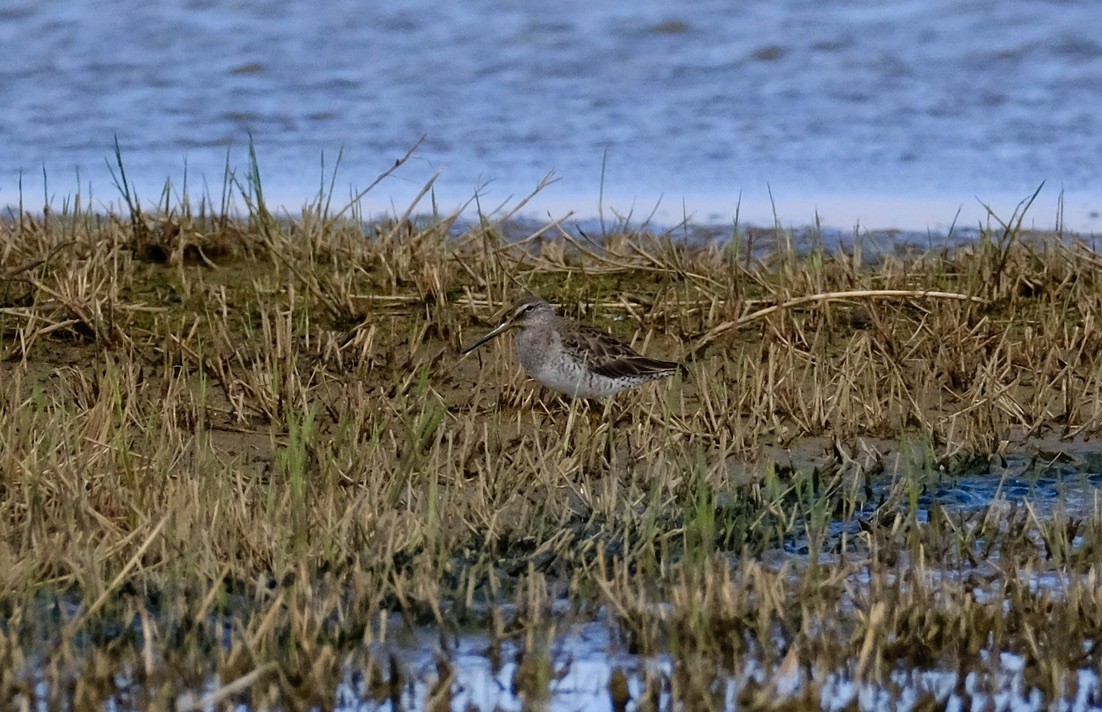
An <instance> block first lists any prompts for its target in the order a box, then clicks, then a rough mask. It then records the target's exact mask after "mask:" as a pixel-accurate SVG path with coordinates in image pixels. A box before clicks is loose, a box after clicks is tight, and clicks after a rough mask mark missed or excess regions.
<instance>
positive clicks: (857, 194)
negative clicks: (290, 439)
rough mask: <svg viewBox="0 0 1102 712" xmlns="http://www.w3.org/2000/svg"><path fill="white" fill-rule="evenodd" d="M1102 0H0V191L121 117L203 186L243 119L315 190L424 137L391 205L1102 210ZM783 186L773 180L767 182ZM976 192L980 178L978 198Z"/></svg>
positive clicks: (382, 164)
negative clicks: (535, 197) (433, 190)
mask: <svg viewBox="0 0 1102 712" xmlns="http://www.w3.org/2000/svg"><path fill="white" fill-rule="evenodd" d="M1098 26H1099V11H1098V8H1097V5H1095V4H1094V3H1073V2H1058V1H1045V0H1021V1H1019V2H1007V3H991V2H980V1H975V0H973V1H970V2H969V1H964V2H961V1H960V0H911V1H903V2H893V3H882V2H871V1H858V0H850V1H843V0H826V1H824V0H770V1H769V2H745V3H733V2H729V1H728V0H710V1H709V0H702V1H699V2H694V3H691V4H688V3H677V2H672V1H667V2H663V1H661V0H641V1H640V2H634V3H602V2H582V1H580V0H555V1H554V2H544V1H537V2H527V1H525V2H522V1H520V0H472V1H470V2H464V3H441V2H427V1H425V0H409V1H406V2H397V3H362V2H352V1H350V0H335V1H334V2H328V3H322V4H317V3H312V2H301V1H300V2H287V3H277V2H260V1H253V2H249V1H246V0H224V1H217V0H175V1H168V2H159V3H143V2H137V1H134V0H131V1H127V0H105V1H102V2H96V3H82V2H75V1H71V2H50V3H43V2H37V1H35V0H8V1H7V2H2V3H0V48H2V49H0V54H2V57H3V62H0V107H2V109H0V139H2V143H0V146H2V149H3V150H2V151H0V203H5V202H6V203H12V202H14V201H15V200H16V199H17V197H18V185H19V180H20V174H21V173H22V176H23V178H22V179H23V190H24V195H25V197H26V198H27V200H28V202H29V203H30V204H32V205H34V204H37V205H40V204H41V203H42V197H41V196H42V195H43V186H42V172H43V169H45V173H46V175H47V176H48V179H49V184H48V191H49V192H50V194H52V195H53V196H54V197H55V198H56V199H60V197H63V196H65V195H68V194H72V193H73V192H75V190H76V185H77V184H76V175H77V170H78V169H79V171H80V179H81V184H82V185H87V183H88V182H91V184H92V190H93V193H94V194H95V195H96V196H97V197H98V198H99V199H100V200H102V201H109V200H113V199H115V197H116V194H115V192H114V189H113V188H112V186H111V182H110V178H109V177H108V174H107V170H106V167H105V159H106V158H107V157H109V156H110V154H111V146H112V140H113V136H115V135H117V136H118V138H119V141H120V143H121V145H122V148H123V151H124V157H125V160H126V164H127V168H128V171H129V173H130V175H131V176H132V177H133V178H134V179H135V180H136V181H137V183H138V185H139V187H140V188H141V190H142V194H143V195H144V196H146V197H148V198H150V199H152V198H153V197H155V194H156V193H157V192H159V189H160V187H161V186H162V184H163V182H164V180H165V179H166V178H168V177H171V178H172V179H173V180H174V182H175V183H176V184H179V183H180V182H181V181H182V178H183V173H184V171H183V166H184V164H185V161H186V163H187V166H188V176H189V183H190V188H191V190H192V191H193V193H197V192H201V191H202V188H203V184H204V181H205V182H206V184H207V185H209V186H210V188H211V191H212V193H217V191H218V188H219V186H220V184H221V180H222V174H223V164H224V162H225V160H226V153H227V149H229V150H230V151H231V153H230V160H231V162H232V163H233V164H234V165H235V166H238V168H239V170H240V169H241V168H243V166H244V163H245V158H246V148H245V147H246V145H247V142H248V132H250V131H251V133H252V136H253V138H254V140H255V142H256V146H257V149H258V154H259V157H260V161H261V168H262V170H263V175H264V179H265V186H266V190H267V191H268V195H269V197H270V198H273V199H275V200H277V201H280V202H284V203H286V204H287V205H288V206H291V207H297V206H298V205H301V204H302V202H303V201H304V200H306V199H308V198H309V197H310V196H311V195H312V194H313V193H314V192H316V191H317V189H318V187H319V185H320V183H321V156H322V153H323V152H324V154H325V156H326V160H327V163H328V165H329V166H332V164H333V161H334V159H335V157H336V154H337V152H338V151H339V150H340V149H342V148H343V150H344V160H343V165H342V171H341V173H340V174H339V175H338V180H337V183H336V185H337V190H338V193H339V194H340V195H346V194H348V193H349V191H350V190H351V189H353V188H354V187H363V186H366V185H367V184H368V183H369V182H370V181H371V180H372V179H373V178H374V176H375V175H377V174H378V173H379V172H380V171H381V170H383V169H384V168H386V167H387V166H389V165H391V164H393V162H394V160H395V159H396V158H398V157H399V156H401V155H402V154H403V153H404V152H405V151H406V149H408V148H409V147H410V146H411V145H412V144H413V143H414V142H415V141H416V140H417V139H418V137H420V136H422V135H425V136H426V139H425V142H424V143H423V144H422V146H421V148H420V149H419V151H418V152H417V154H416V156H415V158H414V160H412V161H411V162H410V163H409V164H407V165H406V166H404V167H403V168H402V169H401V170H400V171H399V172H398V175H397V177H396V178H395V179H393V180H390V181H388V182H387V183H385V184H384V185H383V186H382V187H381V188H380V189H379V190H378V191H377V192H376V193H374V194H373V200H374V204H375V205H377V206H378V207H379V208H386V207H388V206H389V205H390V204H391V201H392V200H393V201H394V203H395V204H398V205H402V203H403V202H404V201H406V200H408V199H409V198H410V197H411V196H412V195H413V194H414V193H416V191H417V190H418V189H419V188H420V187H421V186H422V185H423V183H424V182H425V181H426V180H427V179H428V178H429V177H430V176H432V175H433V174H434V173H435V172H437V171H440V172H441V177H440V179H439V183H438V186H437V199H438V201H439V202H440V203H441V207H442V208H445V209H446V208H451V207H454V206H455V205H457V204H458V203H459V202H461V201H463V200H465V199H466V198H469V197H470V196H472V195H473V194H474V193H475V192H476V190H478V191H480V193H481V195H482V204H483V207H484V208H487V207H495V206H496V205H497V204H499V203H500V202H501V201H503V200H506V199H507V198H509V196H513V195H515V196H518V197H519V196H522V195H524V194H526V193H527V192H528V191H529V190H531V189H532V188H533V187H534V186H535V185H536V184H537V183H538V182H539V180H540V179H541V178H542V177H543V176H545V175H546V174H548V173H549V172H552V171H553V172H554V173H555V175H556V176H558V177H559V178H560V180H559V182H558V183H556V184H555V185H553V186H551V187H550V188H548V189H547V190H546V191H545V192H544V193H543V195H542V196H541V200H540V201H537V203H536V204H535V205H534V206H533V208H532V210H533V211H534V212H535V213H536V214H540V213H541V212H542V213H546V212H547V211H551V212H557V211H562V210H566V209H572V210H575V211H578V213H579V214H580V215H581V216H582V217H592V216H595V215H596V214H597V212H598V195H599V193H600V187H601V171H602V161H603V160H605V157H606V156H607V163H606V166H605V176H604V193H605V196H604V204H603V206H602V207H603V209H604V210H605V211H606V214H610V213H608V211H609V208H610V207H611V208H614V209H616V210H618V211H620V212H621V213H626V212H628V211H629V210H631V209H632V208H633V206H634V211H635V215H636V216H637V217H643V216H645V215H646V214H648V213H650V212H651V210H652V209H654V207H655V205H658V208H659V209H658V217H659V219H661V220H663V221H665V222H667V223H669V222H671V221H673V222H676V220H679V219H680V218H681V216H682V215H683V213H684V214H688V213H691V214H692V215H693V217H694V220H696V221H699V222H708V221H712V222H719V223H724V222H730V220H731V219H732V218H733V216H734V215H735V212H736V208H737V206H738V203H739V198H740V194H741V201H742V204H741V208H739V210H740V216H741V218H742V219H743V220H744V221H745V220H751V221H757V222H770V223H771V222H772V207H771V202H772V203H775V205H776V208H777V212H778V215H779V217H781V219H782V221H784V222H786V223H792V224H808V223H810V222H812V221H813V220H814V219H815V216H816V213H818V215H819V217H820V219H821V220H822V221H823V222H824V224H831V225H834V226H837V227H850V226H852V225H853V224H854V223H855V222H857V221H861V223H862V224H865V225H871V226H879V227H909V228H919V229H922V228H924V227H926V226H932V225H941V226H944V225H947V224H948V223H950V222H951V221H952V219H953V217H954V215H955V213H956V210H957V208H958V207H961V206H962V207H963V212H962V218H961V221H962V222H963V223H965V224H971V225H975V224H976V223H977V222H978V221H979V220H980V218H981V217H982V215H983V208H982V207H981V206H980V203H979V200H983V201H984V202H988V203H990V204H991V205H992V207H993V208H995V209H996V210H997V211H999V212H1000V214H1003V215H1008V214H1009V212H1010V210H1011V209H1012V208H1013V205H1014V203H1015V202H1016V201H1017V200H1018V199H1020V198H1022V197H1025V196H1026V195H1028V194H1029V193H1031V192H1032V191H1033V190H1034V189H1035V188H1036V187H1037V186H1038V185H1039V184H1040V183H1041V181H1046V188H1045V190H1044V191H1043V192H1042V194H1041V197H1040V198H1039V199H1038V203H1037V205H1036V206H1035V209H1034V212H1033V213H1031V218H1032V223H1035V224H1037V225H1038V226H1052V225H1054V224H1055V221H1056V213H1057V208H1058V196H1059V194H1060V192H1061V190H1063V191H1064V194H1065V197H1064V215H1065V221H1066V223H1067V224H1068V226H1069V227H1072V228H1073V229H1078V230H1083V231H1097V230H1102V219H1100V217H1099V214H1098V211H1099V210H1102V160H1099V159H1100V157H1102V36H1100V35H1099V33H1098ZM770 190H771V192H772V200H771V198H770V194H769V191H770ZM977 198H978V199H979V200H977Z"/></svg>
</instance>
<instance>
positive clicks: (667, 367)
mask: <svg viewBox="0 0 1102 712" xmlns="http://www.w3.org/2000/svg"><path fill="white" fill-rule="evenodd" d="M515 327H519V328H520V332H519V333H518V334H517V336H516V350H517V356H518V357H519V358H520V363H521V365H522V366H523V367H524V370H525V371H526V372H527V373H528V375H529V376H531V377H532V378H534V379H536V380H537V381H539V382H540V383H542V384H543V385H545V386H547V387H548V388H552V389H554V390H557V391H559V392H560V393H565V394H566V395H569V396H574V397H584V398H603V397H605V396H610V395H612V394H613V393H617V392H618V391H621V390H623V389H625V388H631V387H633V386H638V385H640V384H642V383H646V382H647V381H652V380H655V379H658V378H665V377H666V376H671V375H673V374H674V373H677V372H678V371H680V370H682V366H681V364H679V363H675V362H673V361H660V360H658V359H653V358H648V357H646V356H642V355H640V354H638V353H636V352H635V351H634V350H632V349H631V347H629V346H628V345H627V344H624V343H623V342H621V341H618V340H617V339H615V338H613V337H612V336H610V335H609V334H606V333H605V332H603V331H601V330H600V329H595V328H594V327H592V326H588V325H586V324H580V323H578V322H576V321H574V320H573V319H568V318H566V317H562V316H558V315H556V314H555V310H554V309H552V307H551V305H550V304H548V303H547V302H545V301H544V300H542V299H539V298H538V297H525V298H523V299H521V300H519V301H517V302H516V303H514V304H513V305H512V306H511V307H510V308H509V309H508V311H506V312H505V316H504V318H503V319H502V320H501V323H500V324H498V325H497V326H496V327H494V328H493V329H491V330H490V332H489V333H487V334H486V335H485V336H483V337H482V338H481V339H479V340H478V341H476V342H475V343H474V344H472V345H471V346H469V347H467V348H466V349H464V350H463V353H464V354H468V353H470V352H471V351H474V350H475V349H476V348H478V347H479V346H481V345H482V344H484V343H486V342H487V341H489V340H490V339H493V338H494V337H496V336H499V335H501V334H504V333H505V332H506V331H509V330H510V329H512V328H515Z"/></svg>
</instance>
